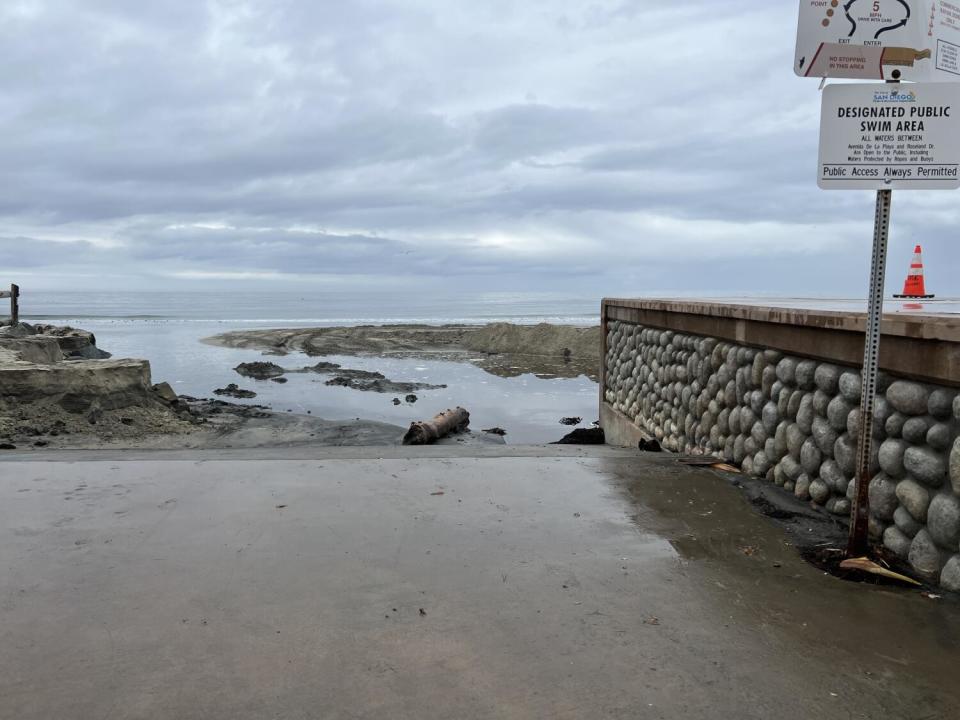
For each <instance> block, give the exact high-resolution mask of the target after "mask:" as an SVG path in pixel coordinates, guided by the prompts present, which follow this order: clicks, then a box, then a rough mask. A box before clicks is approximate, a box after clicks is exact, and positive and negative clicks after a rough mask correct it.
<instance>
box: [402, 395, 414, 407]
mask: <svg viewBox="0 0 960 720" xmlns="http://www.w3.org/2000/svg"><path fill="white" fill-rule="evenodd" d="M404 400H406V401H407V403H408V404H410V405H413V404H414V403H415V402H416V401H417V396H416V395H414V394H412V393H411V394H410V395H407V396H406V397H405V398H404Z"/></svg>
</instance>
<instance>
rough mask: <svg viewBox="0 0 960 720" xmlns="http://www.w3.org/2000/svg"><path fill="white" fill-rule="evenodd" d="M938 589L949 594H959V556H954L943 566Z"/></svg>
mask: <svg viewBox="0 0 960 720" xmlns="http://www.w3.org/2000/svg"><path fill="white" fill-rule="evenodd" d="M940 587H942V588H943V589H944V590H950V591H951V592H960V555H954V556H953V557H952V558H950V559H949V560H948V561H947V564H946V565H944V566H943V571H942V572H941V573H940Z"/></svg>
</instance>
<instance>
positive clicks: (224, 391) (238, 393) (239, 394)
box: [213, 383, 257, 398]
mask: <svg viewBox="0 0 960 720" xmlns="http://www.w3.org/2000/svg"><path fill="white" fill-rule="evenodd" d="M213 394H214V395H226V396H227V397H232V398H255V397H256V396H257V394H256V393H255V392H254V391H253V390H244V389H243V388H241V387H238V386H237V384H236V383H230V384H229V385H227V386H226V387H225V388H217V389H216V390H214V391H213Z"/></svg>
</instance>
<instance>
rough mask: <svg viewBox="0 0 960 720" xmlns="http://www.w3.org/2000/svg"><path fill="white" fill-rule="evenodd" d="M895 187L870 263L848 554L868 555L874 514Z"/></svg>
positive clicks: (880, 197) (881, 196)
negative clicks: (876, 423)
mask: <svg viewBox="0 0 960 720" xmlns="http://www.w3.org/2000/svg"><path fill="white" fill-rule="evenodd" d="M892 200H893V190H877V211H876V218H875V219H874V225H873V259H872V261H871V263H870V291H869V295H868V297H867V337H866V342H865V344H864V347H863V374H862V376H861V377H862V385H861V386H860V433H859V439H858V443H857V446H858V447H857V474H856V477H855V478H854V482H855V483H856V488H857V492H856V497H855V498H854V501H853V507H852V508H851V509H850V537H849V539H848V541H847V556H848V557H859V556H861V555H866V553H867V549H868V537H867V531H868V524H869V517H870V497H869V494H870V457H871V456H872V454H873V411H874V405H875V400H876V396H877V373H878V371H879V365H880V322H881V320H882V318H883V287H884V280H885V278H886V274H887V240H888V239H889V237H890V203H891V202H892Z"/></svg>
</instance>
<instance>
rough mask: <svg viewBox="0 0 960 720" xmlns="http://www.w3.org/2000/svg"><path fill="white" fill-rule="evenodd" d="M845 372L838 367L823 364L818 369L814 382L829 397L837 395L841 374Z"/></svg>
mask: <svg viewBox="0 0 960 720" xmlns="http://www.w3.org/2000/svg"><path fill="white" fill-rule="evenodd" d="M842 372H843V370H842V369H841V368H839V367H837V366H836V365H831V364H829V363H823V364H821V365H820V366H818V367H817V370H816V373H815V374H814V381H815V382H816V384H817V387H818V388H819V389H820V390H822V391H823V392H825V393H827V394H828V395H835V394H836V392H837V389H838V384H839V382H840V373H842Z"/></svg>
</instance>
